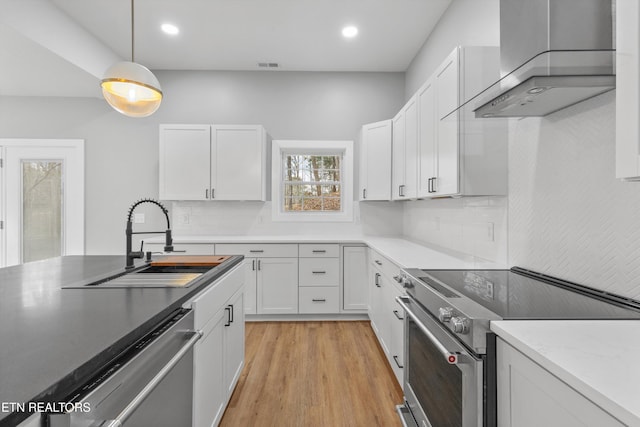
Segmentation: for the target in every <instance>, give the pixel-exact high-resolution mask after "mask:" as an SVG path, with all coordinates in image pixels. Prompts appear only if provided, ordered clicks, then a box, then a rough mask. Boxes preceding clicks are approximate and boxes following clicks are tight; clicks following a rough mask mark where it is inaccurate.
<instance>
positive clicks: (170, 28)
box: [160, 24, 180, 36]
mask: <svg viewBox="0 0 640 427" xmlns="http://www.w3.org/2000/svg"><path fill="white" fill-rule="evenodd" d="M160 28H162V31H164V32H165V33H167V34H170V35H172V36H175V35H176V34H178V33H179V32H180V30H179V29H178V27H176V26H175V25H173V24H162V26H161V27H160Z"/></svg>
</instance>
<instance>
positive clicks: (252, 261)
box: [216, 243, 298, 314]
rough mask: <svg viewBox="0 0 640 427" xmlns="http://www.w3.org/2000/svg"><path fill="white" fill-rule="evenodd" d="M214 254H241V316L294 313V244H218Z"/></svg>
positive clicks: (296, 257)
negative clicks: (243, 300) (244, 292)
mask: <svg viewBox="0 0 640 427" xmlns="http://www.w3.org/2000/svg"><path fill="white" fill-rule="evenodd" d="M216 255H243V256H244V257H245V260H244V270H243V271H244V275H245V283H246V285H245V287H246V289H247V291H246V297H245V298H246V299H245V314H296V313H298V245H297V244H288V243H286V244H280V243H218V244H216Z"/></svg>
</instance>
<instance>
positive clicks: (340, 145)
mask: <svg viewBox="0 0 640 427" xmlns="http://www.w3.org/2000/svg"><path fill="white" fill-rule="evenodd" d="M272 144H273V147H272V163H271V166H272V169H271V195H272V201H271V206H272V219H273V221H291V222H352V221H353V141H315V140H313V141H308V140H275V141H273V142H272ZM285 154H312V155H331V154H342V177H341V184H340V185H341V196H342V200H341V202H340V205H341V206H342V211H340V212H330V211H324V212H285V211H284V209H283V205H284V203H283V199H282V197H283V195H282V190H283V181H282V179H283V178H282V177H283V174H282V159H283V156H284V155H285Z"/></svg>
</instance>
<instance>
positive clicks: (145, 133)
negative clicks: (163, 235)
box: [0, 71, 404, 254]
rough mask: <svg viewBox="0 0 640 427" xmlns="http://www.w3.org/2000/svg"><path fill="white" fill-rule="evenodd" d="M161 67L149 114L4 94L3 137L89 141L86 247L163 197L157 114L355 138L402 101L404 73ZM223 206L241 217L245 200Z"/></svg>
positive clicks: (113, 247)
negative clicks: (157, 100) (136, 205)
mask: <svg viewBox="0 0 640 427" xmlns="http://www.w3.org/2000/svg"><path fill="white" fill-rule="evenodd" d="M156 75H157V77H158V78H159V80H160V82H161V84H162V87H163V91H164V93H165V100H164V101H163V104H162V106H161V107H160V109H159V110H158V111H157V113H156V114H154V115H153V116H151V117H149V118H143V119H132V118H128V117H125V116H122V115H121V114H119V113H117V112H115V111H113V110H112V109H111V108H110V107H109V106H108V105H107V104H106V102H105V101H104V100H102V99H87V98H36V97H0V137H3V138H81V139H84V140H85V141H86V145H85V150H86V163H85V166H86V197H85V199H86V233H85V234H86V250H87V254H102V253H123V252H124V228H125V220H126V213H127V210H128V208H129V206H130V205H131V204H132V203H133V202H134V201H135V200H137V199H138V198H141V197H154V198H157V196H158V125H159V124H160V123H228V124H240V123H246V124H263V125H264V126H265V127H266V128H267V130H268V131H269V132H270V134H271V136H272V137H273V138H276V139H288V138H297V139H355V138H356V136H357V132H358V129H359V127H360V126H361V125H362V124H364V123H367V122H373V121H377V120H382V119H386V118H389V117H391V116H392V115H393V114H395V112H396V111H397V110H398V109H399V108H400V107H401V106H402V104H403V92H404V74H402V73H296V72H269V71H255V72H213V71H212V72H177V71H176V72H171V71H160V72H157V73H156ZM96 84H98V82H97V81H96ZM386 205H390V204H386ZM212 206H213V205H212ZM383 209H384V208H383ZM391 209H393V208H391ZM226 211H227V213H228V215H230V217H233V218H235V217H236V214H237V213H240V212H241V211H243V208H239V210H238V211H234V210H233V209H232V208H231V209H226ZM136 212H144V213H146V214H147V215H148V217H147V224H144V225H140V226H138V225H136V226H135V230H145V229H147V230H149V229H151V230H156V229H159V230H164V228H165V225H164V222H163V217H162V216H161V215H160V214H158V212H159V211H158V212H156V209H155V208H153V207H150V208H148V209H140V210H136ZM216 212H217V210H216V208H212V212H211V213H212V214H213V213H216ZM400 216H401V215H400V214H398V217H400ZM365 217H366V215H365ZM229 221H231V222H233V220H229ZM400 223H401V221H400V220H398V221H397V224H400ZM195 225H197V224H194V226H195ZM353 227H354V230H355V231H357V230H359V227H360V225H356V224H355V223H354V224H353ZM398 227H400V225H398ZM183 230H184V227H183ZM185 231H187V230H185Z"/></svg>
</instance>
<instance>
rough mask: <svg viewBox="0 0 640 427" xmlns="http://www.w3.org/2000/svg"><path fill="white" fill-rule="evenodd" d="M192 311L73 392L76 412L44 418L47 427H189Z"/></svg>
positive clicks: (179, 315) (176, 316)
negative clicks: (76, 406) (47, 422)
mask: <svg viewBox="0 0 640 427" xmlns="http://www.w3.org/2000/svg"><path fill="white" fill-rule="evenodd" d="M193 317H194V316H193V312H192V311H191V310H185V309H180V310H177V311H176V312H175V313H174V314H173V315H172V316H170V318H169V319H166V320H165V321H164V322H162V323H161V324H160V325H159V326H158V327H156V328H155V329H154V330H153V331H151V332H150V333H149V334H147V335H146V336H145V337H143V338H142V339H141V340H140V341H138V342H136V343H135V344H134V345H133V346H132V347H131V348H129V349H128V350H127V351H125V352H124V353H123V354H121V355H120V356H118V357H117V358H116V359H115V360H114V361H113V362H112V363H110V364H109V365H108V366H106V367H105V368H104V369H102V370H101V371H100V372H99V373H98V374H97V375H96V377H94V378H93V379H92V380H91V381H89V382H88V383H87V384H85V385H84V386H82V387H81V388H80V389H78V390H77V392H76V393H75V395H74V396H72V397H71V398H70V399H68V401H69V402H76V403H77V405H78V407H79V408H82V409H81V410H74V411H73V412H70V413H65V414H49V415H48V418H49V424H48V425H49V426H51V427H149V426H154V427H176V426H191V417H192V396H193V346H194V345H195V343H196V341H198V339H200V336H201V334H200V333H199V332H197V331H194V330H193Z"/></svg>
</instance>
